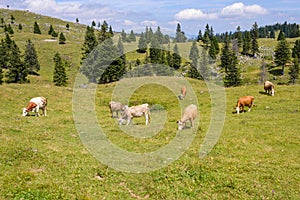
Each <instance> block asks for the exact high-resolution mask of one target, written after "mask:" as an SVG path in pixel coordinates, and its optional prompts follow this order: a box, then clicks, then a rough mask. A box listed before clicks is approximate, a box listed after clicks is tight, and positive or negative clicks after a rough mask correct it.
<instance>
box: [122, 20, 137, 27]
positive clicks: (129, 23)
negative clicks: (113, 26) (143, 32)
mask: <svg viewBox="0 0 300 200" xmlns="http://www.w3.org/2000/svg"><path fill="white" fill-rule="evenodd" d="M124 25H126V26H135V25H136V23H135V22H134V21H131V20H127V19H126V20H124Z"/></svg>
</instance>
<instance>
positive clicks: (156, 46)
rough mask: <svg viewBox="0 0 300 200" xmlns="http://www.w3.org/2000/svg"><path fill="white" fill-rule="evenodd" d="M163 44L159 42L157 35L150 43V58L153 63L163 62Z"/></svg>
mask: <svg viewBox="0 0 300 200" xmlns="http://www.w3.org/2000/svg"><path fill="white" fill-rule="evenodd" d="M161 45H162V44H161V43H159V42H158V40H157V38H156V37H152V40H151V43H150V50H149V52H150V54H149V58H150V61H151V63H156V64H159V63H161V56H162V55H161V54H162V46H161Z"/></svg>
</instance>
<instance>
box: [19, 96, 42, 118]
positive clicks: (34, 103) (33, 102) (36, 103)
mask: <svg viewBox="0 0 300 200" xmlns="http://www.w3.org/2000/svg"><path fill="white" fill-rule="evenodd" d="M46 106H47V99H46V98H45V97H34V98H32V99H30V101H29V103H28V105H27V107H26V108H23V116H26V115H28V114H29V112H30V111H32V112H34V113H35V116H37V117H39V116H40V113H39V109H41V110H42V111H43V115H44V116H47V111H46V110H47V109H46Z"/></svg>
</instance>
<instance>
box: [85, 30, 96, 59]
mask: <svg viewBox="0 0 300 200" xmlns="http://www.w3.org/2000/svg"><path fill="white" fill-rule="evenodd" d="M97 44H98V43H97V39H96V36H95V32H94V28H93V27H89V26H87V27H86V32H85V37H84V43H83V47H82V48H81V49H82V51H83V52H82V58H81V60H84V59H86V57H87V56H88V54H89V53H91V52H92V50H93V49H94V48H95V47H96V46H97Z"/></svg>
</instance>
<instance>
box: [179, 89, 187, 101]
mask: <svg viewBox="0 0 300 200" xmlns="http://www.w3.org/2000/svg"><path fill="white" fill-rule="evenodd" d="M185 96H186V87H185V86H182V87H181V89H180V95H179V99H180V100H183V99H184V98H185Z"/></svg>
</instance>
